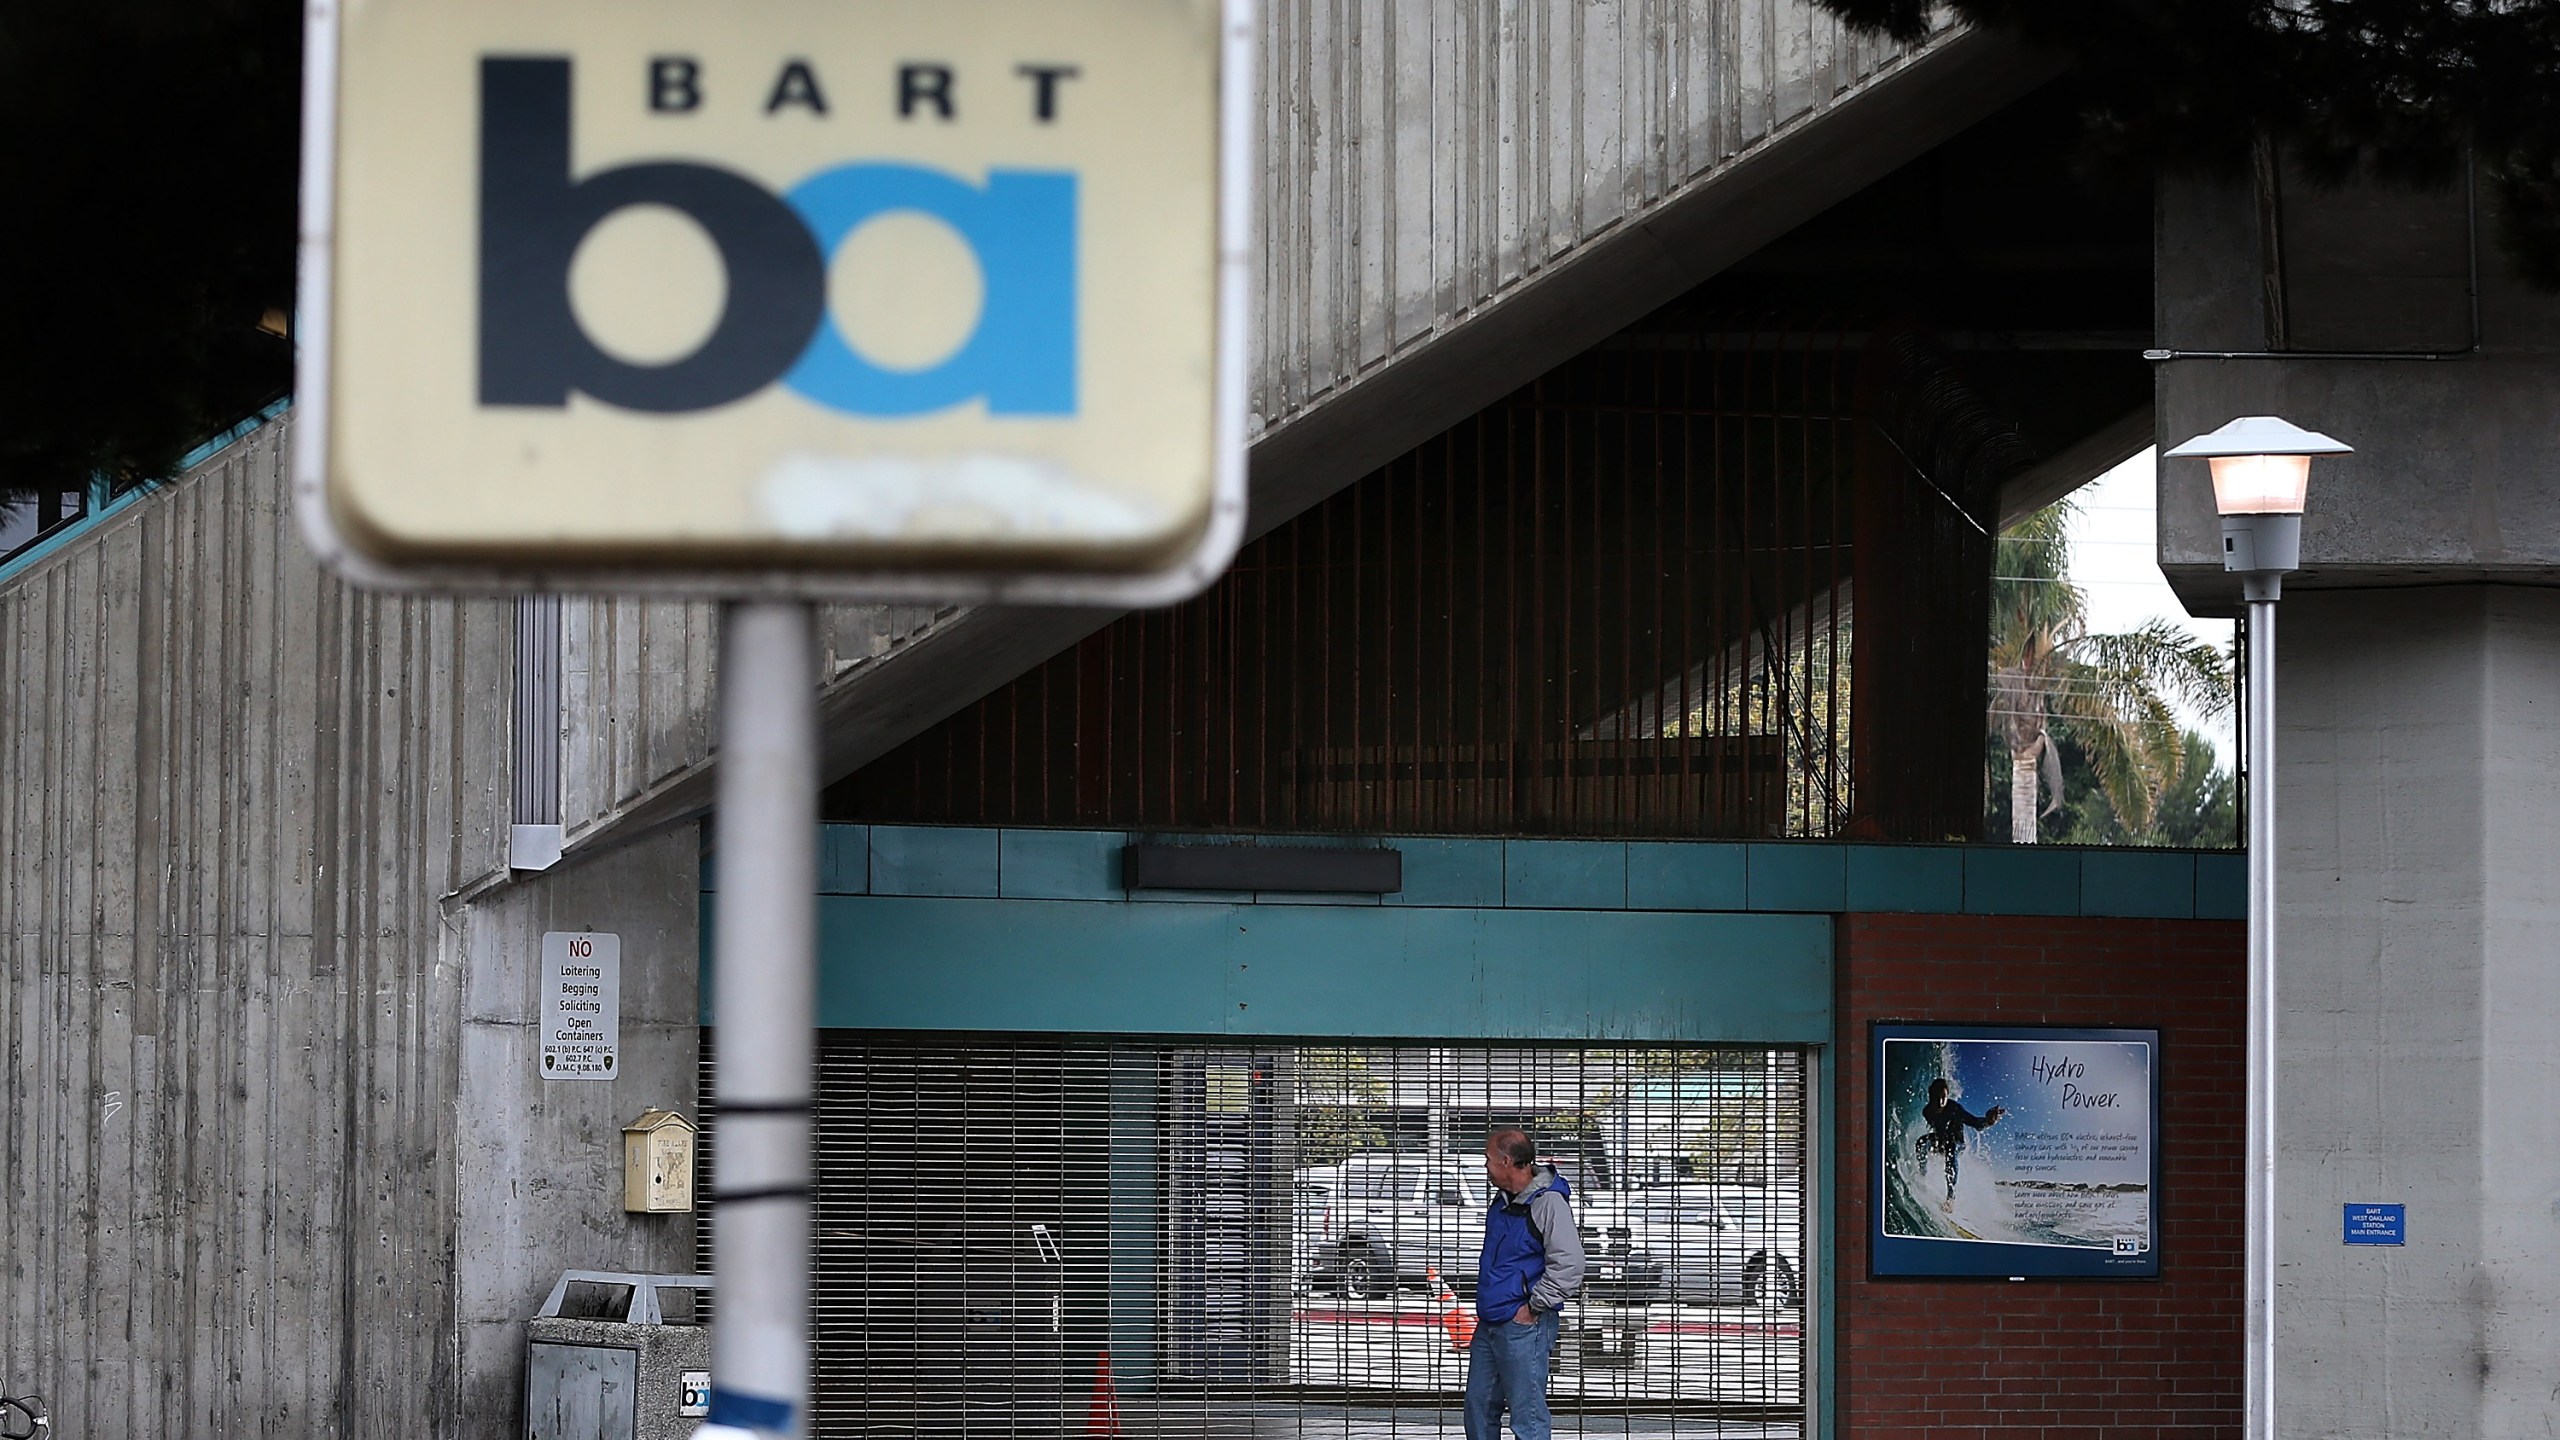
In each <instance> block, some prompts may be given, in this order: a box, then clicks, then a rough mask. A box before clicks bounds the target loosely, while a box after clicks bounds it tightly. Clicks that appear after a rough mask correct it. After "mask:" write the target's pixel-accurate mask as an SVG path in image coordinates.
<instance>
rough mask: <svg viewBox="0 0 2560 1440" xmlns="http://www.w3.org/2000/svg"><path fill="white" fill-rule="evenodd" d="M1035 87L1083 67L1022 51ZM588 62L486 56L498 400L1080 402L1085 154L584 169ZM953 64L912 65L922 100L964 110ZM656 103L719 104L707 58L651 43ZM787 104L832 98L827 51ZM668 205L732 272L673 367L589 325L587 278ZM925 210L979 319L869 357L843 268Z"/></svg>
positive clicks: (916, 95)
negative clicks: (960, 255)
mask: <svg viewBox="0 0 2560 1440" xmlns="http://www.w3.org/2000/svg"><path fill="white" fill-rule="evenodd" d="M1018 69H1019V70H1020V72H1021V75H1020V78H1021V79H1023V80H1026V81H1028V82H1030V83H1029V84H1028V85H1027V86H1026V87H1025V95H1024V97H1023V98H1024V100H1025V102H1026V103H1027V104H1028V105H1030V106H1031V114H1032V115H1033V117H1034V118H1035V119H1036V120H1037V121H1038V123H1041V124H1048V123H1052V122H1053V121H1054V120H1055V119H1056V117H1057V114H1058V111H1059V107H1060V104H1061V99H1060V92H1061V87H1062V82H1065V81H1068V80H1072V79H1074V78H1075V77H1076V74H1077V71H1076V68H1075V67H1073V66H1063V65H1030V64H1026V65H1023V66H1020V67H1018ZM573 82H574V76H573V74H572V62H571V61H569V60H568V59H566V58H560V57H503V56H484V57H483V58H482V59H481V62H480V194H479V200H480V237H479V258H480V267H479V274H480V295H479V338H480V343H479V398H480V403H481V404H482V405H484V406H527V407H547V408H554V409H557V408H562V407H565V406H567V405H568V403H569V399H570V395H571V393H572V392H577V393H582V394H584V395H586V396H588V397H590V398H592V399H595V400H598V401H602V402H603V403H605V404H608V405H613V406H619V407H621V408H624V409H627V410H636V411H647V412H655V413H662V414H663V413H680V412H686V411H695V410H707V409H710V408H712V407H714V406H719V405H725V404H728V403H730V402H733V401H737V400H741V399H744V398H746V397H747V396H750V395H753V394H755V393H757V392H758V391H761V390H763V389H765V388H766V387H767V386H769V385H772V384H773V383H775V382H776V381H777V380H778V381H780V382H781V383H782V384H783V385H785V386H786V387H788V388H789V389H790V390H792V391H793V392H795V393H797V394H798V395H800V396H801V397H802V398H804V399H806V400H809V401H811V402H813V403H815V404H817V405H820V406H823V407H825V408H827V409H830V410H836V411H840V412H843V413H846V414H850V415H860V416H868V417H898V416H914V415H925V414H930V413H933V412H936V411H940V410H946V409H949V408H951V407H953V406H957V405H961V404H964V403H967V402H970V401H973V400H983V401H984V402H985V405H986V412H987V414H988V415H990V416H1051V417H1054V416H1068V415H1073V414H1074V413H1075V412H1076V281H1077V263H1076V260H1077V257H1076V222H1077V215H1076V205H1077V176H1076V175H1075V173H1074V172H1072V171H1060V170H1032V169H1006V168H1000V167H990V168H989V169H988V170H987V171H986V173H985V179H984V181H983V183H980V182H974V181H972V180H970V179H968V178H966V177H963V176H960V175H955V174H952V173H950V172H947V171H944V170H940V169H936V168H933V167H930V166H925V165H918V164H912V163H904V162H900V163H886V162H877V161H865V160H853V161H849V162H847V163H844V164H839V165H835V166H832V167H829V168H826V169H822V170H819V171H817V172H816V173H814V174H811V175H808V176H806V177H805V178H803V179H801V180H800V181H799V182H798V183H796V184H794V185H793V186H792V187H791V188H790V189H789V190H788V191H786V192H785V193H783V194H781V195H776V194H774V193H773V192H772V191H770V190H768V189H766V188H765V187H764V186H763V185H762V184H760V183H758V182H757V181H755V180H753V179H750V178H748V177H747V176H745V175H742V174H740V173H738V172H737V171H735V170H731V169H727V168H724V167H722V166H718V165H711V164H705V163H702V162H699V161H693V160H679V159H651V160H643V161H637V162H634V163H629V164H623V165H618V166H614V167H611V168H608V169H603V170H599V171H596V172H594V173H592V174H589V175H585V176H583V177H582V176H578V175H576V174H574V173H573V168H572V155H573V153H574V151H573V145H572V135H571V110H572V106H571V88H572V85H573ZM952 90H953V76H952V73H951V71H950V70H948V69H947V68H944V67H939V66H926V65H907V66H903V67H900V68H899V70H898V80H897V85H896V87H895V103H896V106H897V108H898V111H899V112H900V113H901V114H913V113H915V112H918V111H923V112H925V113H927V114H935V113H938V114H939V116H940V117H941V118H944V119H948V118H950V117H951V115H952V113H953V100H952ZM644 93H645V96H646V101H647V104H648V107H649V109H650V111H651V112H652V113H654V114H659V115H673V116H681V115H686V114H690V113H692V112H695V111H697V110H699V109H700V108H701V107H702V105H703V103H704V88H703V76H702V70H701V66H700V63H699V62H698V61H695V60H693V59H691V58H689V57H684V56H657V57H653V58H652V60H651V61H650V65H649V70H648V75H647V84H646V86H645V92H644ZM762 108H763V109H764V111H765V113H766V114H768V115H772V116H777V117H779V116H781V115H783V114H785V113H809V114H815V115H823V114H825V113H826V111H827V100H826V96H825V91H824V89H823V88H822V85H821V81H820V79H819V76H818V73H817V72H816V70H814V69H813V68H812V67H811V66H810V65H809V63H808V62H805V61H790V62H786V63H785V64H783V65H782V66H781V68H780V73H779V75H778V77H777V78H776V80H775V81H774V83H773V85H772V86H771V87H770V90H769V93H768V94H766V95H765V97H764V99H763V107H762ZM634 206H663V207H665V208H667V209H670V210H674V211H677V212H679V213H680V214H682V215H684V216H685V217H686V218H688V219H690V220H691V221H692V222H693V223H694V224H695V225H697V226H699V227H700V228H701V230H702V232H703V233H704V234H705V235H707V236H709V237H710V239H711V241H712V243H713V245H714V247H716V249H717V250H718V252H719V256H720V263H721V266H722V269H723V271H724V272H725V278H726V291H725V294H724V296H723V299H722V302H721V309H720V311H719V313H718V319H717V321H716V322H715V323H714V325H713V326H712V328H711V332H710V334H709V335H708V336H707V337H706V338H705V339H704V340H703V341H702V342H701V343H700V344H699V345H697V346H696V347H695V348H694V349H693V350H692V352H691V353H689V354H686V355H683V356H681V357H678V358H676V359H673V360H670V361H667V362H665V363H660V364H644V363H635V362H633V361H630V360H625V359H621V358H618V357H616V356H614V355H612V354H610V353H608V352H607V350H606V349H605V347H603V346H601V345H599V344H597V343H596V341H595V340H594V339H592V338H591V337H590V336H589V335H588V333H587V331H586V329H585V328H584V327H583V326H582V325H581V323H580V321H579V319H578V315H577V313H576V310H575V308H574V306H573V304H572V300H571V294H570V268H571V262H572V261H573V260H574V259H575V258H576V256H577V253H578V249H579V246H580V244H581V243H582V242H583V241H584V240H585V239H586V238H587V236H588V234H589V233H590V232H591V231H593V230H595V229H596V227H597V226H598V225H599V224H601V223H602V222H603V221H605V220H606V219H607V218H609V217H611V216H613V215H614V214H616V213H617V212H620V211H622V210H625V209H627V208H630V207H634ZM898 212H912V213H915V214H919V215H922V216H925V217H927V218H928V219H930V220H932V221H937V222H939V223H941V224H942V225H944V226H947V227H948V228H949V229H950V231H951V232H952V233H954V234H956V235H957V236H958V237H959V238H960V240H961V241H962V243H963V244H965V245H966V247H967V248H968V250H969V252H970V255H971V257H972V258H973V259H974V260H975V262H976V266H977V270H978V274H979V277H980V281H981V285H982V287H983V288H982V291H981V299H980V304H979V309H978V314H977V318H976V322H975V325H974V328H972V329H971V330H970V332H969V333H968V336H967V338H966V339H965V340H964V341H962V343H961V344H960V345H959V347H958V348H957V349H956V350H953V351H952V352H950V353H949V354H947V355H945V356H944V357H942V358H941V359H940V360H939V361H937V362H936V363H933V364H931V365H928V366H925V367H923V368H921V369H896V368H891V367H890V366H886V365H882V364H879V363H876V362H875V361H873V360H871V359H868V358H866V357H865V356H864V355H862V354H861V353H860V352H859V351H858V350H857V349H856V348H855V347H854V346H853V345H852V344H849V343H848V342H847V340H846V338H845V336H844V335H843V334H842V333H841V332H840V331H839V330H838V328H837V326H836V323H835V321H834V319H833V318H832V317H831V316H830V315H829V313H828V306H827V273H828V267H829V265H830V263H831V262H832V261H833V259H834V258H835V255H836V252H837V251H838V249H839V248H840V247H841V246H842V245H843V244H844V243H845V241H846V240H847V238H848V237H850V236H851V235H852V234H853V233H854V231H856V230H857V229H859V228H861V227H862V226H863V225H864V224H866V223H867V222H869V221H871V220H873V219H876V218H879V217H881V216H884V215H889V214H893V213H898Z"/></svg>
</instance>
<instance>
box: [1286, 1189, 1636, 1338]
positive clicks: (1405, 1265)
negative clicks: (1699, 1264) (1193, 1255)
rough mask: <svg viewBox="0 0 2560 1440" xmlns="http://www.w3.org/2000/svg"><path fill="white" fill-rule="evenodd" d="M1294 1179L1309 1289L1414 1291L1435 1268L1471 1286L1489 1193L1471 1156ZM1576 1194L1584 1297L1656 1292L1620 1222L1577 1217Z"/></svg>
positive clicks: (1452, 1282)
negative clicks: (1583, 1260) (1307, 1262)
mask: <svg viewBox="0 0 2560 1440" xmlns="http://www.w3.org/2000/svg"><path fill="white" fill-rule="evenodd" d="M1295 1184H1296V1187H1297V1191H1298V1199H1297V1207H1296V1208H1297V1219H1296V1222H1295V1223H1296V1229H1295V1232H1294V1241H1295V1243H1294V1244H1293V1245H1292V1249H1293V1250H1294V1251H1296V1252H1298V1253H1300V1254H1302V1255H1305V1256H1308V1257H1309V1258H1310V1262H1311V1263H1310V1264H1309V1265H1308V1267H1307V1268H1306V1269H1305V1270H1304V1271H1302V1272H1301V1273H1302V1274H1303V1275H1304V1277H1305V1281H1306V1283H1307V1285H1308V1286H1309V1287H1310V1288H1315V1289H1332V1290H1338V1291H1340V1292H1341V1293H1342V1294H1343V1295H1344V1296H1345V1297H1346V1298H1349V1299H1367V1298H1371V1297H1375V1296H1381V1295H1386V1294H1390V1293H1392V1292H1393V1291H1395V1290H1397V1289H1403V1288H1415V1289H1418V1288H1421V1287H1423V1286H1425V1285H1427V1284H1428V1283H1429V1276H1430V1273H1431V1272H1432V1271H1433V1270H1437V1271H1438V1272H1439V1275H1440V1278H1441V1279H1442V1280H1444V1281H1446V1282H1447V1283H1448V1285H1449V1288H1450V1289H1451V1290H1452V1291H1453V1292H1455V1293H1457V1294H1460V1295H1467V1296H1472V1295H1473V1294H1474V1293H1475V1280H1476V1255H1477V1252H1478V1251H1479V1250H1481V1249H1482V1248H1483V1245H1484V1215H1485V1208H1486V1206H1488V1205H1489V1204H1491V1203H1492V1200H1493V1193H1492V1189H1491V1187H1490V1186H1489V1185H1488V1184H1487V1183H1486V1181H1485V1178H1484V1169H1483V1166H1482V1164H1481V1162H1479V1161H1477V1160H1476V1159H1475V1158H1474V1157H1472V1156H1467V1157H1460V1156H1456V1155H1438V1156H1433V1155H1387V1154H1364V1155H1354V1156H1351V1157H1350V1158H1349V1159H1347V1160H1345V1161H1343V1162H1342V1164H1341V1165H1339V1166H1334V1167H1326V1168H1322V1169H1309V1170H1301V1171H1299V1172H1297V1176H1296V1179H1295ZM1580 1196H1581V1192H1579V1191H1576V1192H1575V1203H1576V1206H1577V1211H1576V1217H1575V1218H1576V1220H1577V1221H1578V1222H1579V1225H1578V1228H1580V1230H1581V1232H1582V1242H1583V1252H1584V1256H1585V1259H1586V1262H1587V1264H1588V1272H1587V1274H1586V1276H1585V1279H1584V1293H1585V1295H1586V1296H1588V1297H1589V1298H1591V1299H1593V1300H1596V1301H1604V1302H1606V1301H1622V1300H1627V1299H1640V1298H1642V1297H1643V1296H1645V1295H1647V1294H1654V1293H1659V1292H1660V1290H1661V1288H1662V1279H1661V1276H1660V1275H1659V1274H1658V1273H1656V1272H1655V1270H1654V1269H1653V1268H1652V1266H1651V1263H1650V1262H1648V1261H1645V1260H1643V1259H1642V1258H1640V1257H1636V1256H1634V1255H1632V1253H1631V1251H1632V1246H1631V1244H1630V1238H1629V1233H1628V1230H1627V1227H1626V1226H1625V1225H1624V1224H1623V1223H1615V1222H1611V1221H1609V1220H1607V1219H1605V1218H1602V1219H1594V1218H1589V1217H1586V1216H1584V1215H1583V1214H1582V1213H1581V1211H1580V1209H1579V1207H1580V1205H1581V1203H1582V1201H1581V1198H1580Z"/></svg>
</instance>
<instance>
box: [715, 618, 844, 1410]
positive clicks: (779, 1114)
mask: <svg viewBox="0 0 2560 1440" xmlns="http://www.w3.org/2000/svg"><path fill="white" fill-rule="evenodd" d="M812 613H813V612H812V609H811V607H810V605H809V604H808V603H807V602H805V601H758V602H735V603H731V604H729V605H727V606H724V607H723V608H722V611H721V617H720V793H719V807H720V808H719V812H718V813H719V832H718V837H717V838H718V845H719V851H718V855H717V862H716V863H717V865H718V874H719V887H720V888H719V896H720V900H719V913H718V922H717V931H716V939H717V944H718V948H717V950H716V951H715V952H714V953H716V954H717V955H718V957H719V961H718V965H719V969H718V974H717V978H716V988H715V991H714V998H715V1001H716V1012H715V1014H714V1016H713V1019H714V1022H715V1024H716V1025H717V1026H718V1030H717V1032H716V1033H717V1036H718V1042H719V1047H720V1050H719V1064H718V1081H717V1085H718V1096H719V1121H720V1131H719V1135H720V1148H719V1152H718V1168H717V1171H716V1173H715V1177H714V1178H715V1182H716V1185H717V1188H716V1189H715V1190H714V1191H713V1194H712V1199H713V1202H714V1205H715V1207H716V1208H715V1209H714V1211H713V1219H712V1224H713V1238H714V1241H715V1244H714V1247H713V1251H714V1272H713V1273H714V1285H713V1292H712V1293H713V1294H714V1296H715V1297H716V1300H717V1305H718V1309H717V1310H716V1311H715V1313H714V1318H713V1324H712V1330H711V1380H712V1390H711V1414H710V1418H709V1422H708V1423H707V1424H706V1425H705V1426H704V1427H703V1428H702V1430H700V1431H699V1432H697V1435H698V1436H700V1437H703V1440H713V1437H740V1436H756V1437H768V1436H779V1437H785V1440H799V1437H800V1436H802V1435H804V1434H806V1433H807V1427H808V1415H809V1107H810V1088H811V1080H812V1076H813V1070H814V1053H813V1052H814V1048H815V1047H814V1041H815V1026H816V1022H817V941H818V910H817V898H816V897H817V893H818V814H817V809H818V762H817V677H816V674H815V670H816V662H815V658H814V653H815V652H814V645H813V633H812V632H813V626H812Z"/></svg>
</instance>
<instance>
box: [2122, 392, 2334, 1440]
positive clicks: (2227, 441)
mask: <svg viewBox="0 0 2560 1440" xmlns="http://www.w3.org/2000/svg"><path fill="white" fill-rule="evenodd" d="M2353 451H2354V447H2353V446H2350V445H2347V444H2344V443H2342V442H2340V441H2337V440H2333V439H2331V438H2329V437H2328V436H2326V435H2322V434H2320V433H2319V432H2317V431H2313V430H2305V429H2303V428H2301V427H2300V426H2297V425H2289V424H2287V423H2285V422H2284V421H2282V420H2279V419H2277V418H2276V417H2274V416H2272V415H2246V416H2242V417H2241V418H2240V419H2237V420H2234V421H2232V422H2231V423H2230V424H2228V425H2225V426H2223V427H2222V428H2221V429H2219V430H2216V431H2214V432H2213V433H2211V434H2209V435H2199V436H2197V437H2195V438H2194V439H2192V440H2189V441H2188V442H2187V443H2185V444H2184V445H2181V446H2179V447H2177V448H2176V449H2174V450H2171V451H2169V452H2168V458H2170V459H2173V460H2174V459H2185V458H2189V457H2196V458H2201V459H2203V460H2204V461H2205V462H2206V463H2207V464H2208V465H2210V466H2211V467H2212V469H2213V508H2214V509H2215V510H2217V511H2220V512H2221V514H2222V568H2223V569H2225V570H2228V571H2231V572H2233V573H2235V574H2237V575H2238V576H2239V577H2240V593H2241V597H2242V598H2243V599H2245V600H2246V601H2247V602H2248V605H2249V668H2248V696H2249V704H2248V709H2249V713H2248V718H2247V725H2248V755H2249V1080H2248V1085H2249V1089H2248V1112H2249V1169H2248V1197H2247V1208H2246V1210H2245V1211H2244V1216H2245V1218H2244V1219H2243V1221H2242V1229H2243V1231H2244V1233H2245V1235H2246V1236H2247V1252H2248V1254H2247V1267H2246V1275H2247V1281H2246V1284H2245V1287H2244V1288H2245V1292H2246V1297H2247V1299H2246V1305H2245V1314H2246V1317H2247V1319H2246V1323H2245V1326H2244V1333H2245V1336H2246V1342H2245V1343H2246V1346H2247V1350H2246V1355H2245V1359H2244V1361H2243V1365H2242V1372H2243V1375H2244V1377H2245V1378H2244V1380H2243V1382H2242V1416H2243V1419H2242V1433H2243V1434H2244V1435H2246V1436H2248V1437H2249V1440H2275V1435H2276V1423H2275V1422H2276V1394H2275V1378H2276V1368H2275V1358H2276V1316H2275V1302H2276V1230H2275V1218H2276V764H2275V761H2276V685H2275V680H2276V597H2277V596H2278V595H2280V594H2282V593H2283V590H2284V575H2285V572H2286V571H2288V570H2293V569H2298V568H2299V567H2300V566H2301V564H2302V503H2303V497H2304V492H2306V491H2307V490H2309V489H2310V486H2311V457H2312V456H2314V455H2346V454H2351V453H2353Z"/></svg>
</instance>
